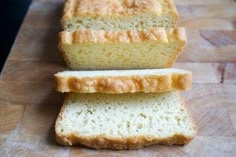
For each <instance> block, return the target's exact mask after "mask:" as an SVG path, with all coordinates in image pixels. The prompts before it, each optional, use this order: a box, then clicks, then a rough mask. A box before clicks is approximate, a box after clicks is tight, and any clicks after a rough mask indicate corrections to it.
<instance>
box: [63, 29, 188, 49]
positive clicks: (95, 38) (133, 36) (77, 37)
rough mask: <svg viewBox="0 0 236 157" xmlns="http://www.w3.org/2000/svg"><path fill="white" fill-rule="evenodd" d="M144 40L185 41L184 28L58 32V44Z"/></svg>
mask: <svg viewBox="0 0 236 157" xmlns="http://www.w3.org/2000/svg"><path fill="white" fill-rule="evenodd" d="M145 41H158V42H159V43H168V42H171V41H182V42H183V45H184V44H185V43H186V42H187V38H186V32H185V29H184V28H182V27H180V28H172V29H170V30H165V29H164V28H150V29H148V30H142V31H137V30H125V31H115V32H114V31H104V30H77V31H74V32H67V31H63V32H61V33H60V34H59V42H60V44H59V46H60V45H61V46H62V45H64V44H65V45H68V44H76V43H101V44H105V43H116V42H120V43H138V42H145Z"/></svg>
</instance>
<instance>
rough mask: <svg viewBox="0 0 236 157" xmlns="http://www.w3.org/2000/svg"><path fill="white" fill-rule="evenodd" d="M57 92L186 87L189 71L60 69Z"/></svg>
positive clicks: (178, 88) (149, 89) (140, 90)
mask: <svg viewBox="0 0 236 157" xmlns="http://www.w3.org/2000/svg"><path fill="white" fill-rule="evenodd" d="M54 76H55V80H56V83H57V85H56V88H57V91H60V92H79V93H97V92H99V93H135V92H145V93H150V92H166V91H170V90H188V89H190V88H191V86H192V72H190V71H187V70H183V69H173V68H171V69H142V70H100V71H98V70H96V71H63V72H58V73H56V74H55V75H54Z"/></svg>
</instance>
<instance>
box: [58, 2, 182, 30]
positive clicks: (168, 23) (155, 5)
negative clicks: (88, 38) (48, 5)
mask: <svg viewBox="0 0 236 157" xmlns="http://www.w3.org/2000/svg"><path fill="white" fill-rule="evenodd" d="M177 19H178V13H177V10H176V7H175V5H174V3H173V0H67V1H66V3H65V6H64V13H63V16H62V19H61V23H62V26H63V28H64V29H65V30H67V31H75V30H77V29H78V30H85V29H91V30H111V31H120V30H143V29H147V28H151V27H163V28H166V29H169V28H171V27H175V26H176V21H177Z"/></svg>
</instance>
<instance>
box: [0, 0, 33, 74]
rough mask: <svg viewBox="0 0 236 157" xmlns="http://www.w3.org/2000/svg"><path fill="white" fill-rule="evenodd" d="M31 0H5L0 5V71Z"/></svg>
mask: <svg viewBox="0 0 236 157" xmlns="http://www.w3.org/2000/svg"><path fill="white" fill-rule="evenodd" d="M30 3H31V0H5V1H1V5H0V19H1V24H0V54H1V56H0V72H1V71H2V67H3V65H4V63H5V60H6V58H7V56H8V53H9V51H10V50H11V47H12V44H13V43H14V40H15V37H16V35H17V32H18V30H19V28H20V25H21V23H22V21H23V19H24V16H25V14H26V12H27V10H28V8H29V5H30Z"/></svg>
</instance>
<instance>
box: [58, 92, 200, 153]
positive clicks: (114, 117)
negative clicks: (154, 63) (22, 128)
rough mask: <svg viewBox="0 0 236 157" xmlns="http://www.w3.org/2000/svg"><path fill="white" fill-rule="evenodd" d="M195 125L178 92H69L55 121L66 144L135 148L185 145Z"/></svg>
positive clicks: (61, 142) (98, 147)
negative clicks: (158, 145)
mask: <svg viewBox="0 0 236 157" xmlns="http://www.w3.org/2000/svg"><path fill="white" fill-rule="evenodd" d="M195 134H196V126H195V124H194V122H193V121H192V118H191V117H190V116H189V114H188V113H187V110H186V108H185V107H184V105H183V101H182V100H181V98H180V96H179V95H178V94H177V93H176V92H174V91H173V92H166V93H161V94H157V93H151V94H150V93H149V94H146V93H135V94H78V93H68V94H66V98H65V101H64V105H63V107H62V110H61V112H60V114H59V116H58V118H57V121H56V139H57V141H58V142H59V143H60V144H63V145H74V144H82V145H85V146H88V147H91V148H96V149H100V148H109V149H136V148H141V147H144V146H147V145H152V144H158V143H159V144H168V145H172V144H186V143H188V142H189V141H190V140H191V139H192V138H193V137H194V136H195Z"/></svg>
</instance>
